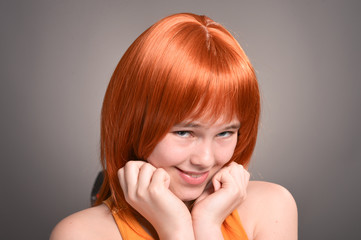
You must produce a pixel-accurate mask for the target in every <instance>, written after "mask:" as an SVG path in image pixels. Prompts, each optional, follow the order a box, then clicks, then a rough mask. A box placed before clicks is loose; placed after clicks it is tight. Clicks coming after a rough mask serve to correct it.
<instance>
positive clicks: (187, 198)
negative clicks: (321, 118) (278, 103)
mask: <svg viewBox="0 0 361 240" xmlns="http://www.w3.org/2000/svg"><path fill="white" fill-rule="evenodd" d="M259 114H260V97H259V90H258V84H257V80H256V76H255V73H254V70H253V68H252V66H251V64H250V62H249V60H248V58H247V56H246V55H245V53H244V52H243V50H242V49H241V47H240V46H239V44H238V43H237V41H236V40H235V39H234V38H233V37H232V35H231V34H230V33H229V32H228V31H227V30H226V29H225V28H224V27H222V26H221V25H220V24H218V23H216V22H214V21H212V20H211V19H210V18H208V17H205V16H198V15H195V14H175V15H172V16H169V17H166V18H164V19H162V20H160V21H159V22H157V23H155V24H154V25H153V26H151V27H150V28H149V29H147V30H146V31H145V32H144V33H143V34H141V35H140V36H139V37H138V38H137V39H136V40H135V42H134V43H133V44H132V45H131V46H130V47H129V49H128V50H127V51H126V53H125V54H124V56H123V57H122V59H121V60H120V62H119V64H118V66H117V67H116V69H115V71H114V74H113V76H112V78H111V80H110V83H109V86H108V89H107V92H106V94H105V98H104V103H103V108H102V119H101V161H102V165H103V168H104V171H105V179H104V182H103V185H102V188H101V190H100V193H99V198H98V200H97V203H96V204H95V205H96V206H95V207H92V208H89V209H86V210H83V211H80V212H78V213H75V214H73V215H71V216H69V217H67V218H65V219H64V220H62V221H61V222H60V223H59V224H58V225H57V226H56V227H55V229H54V230H53V233H52V235H51V239H52V240H57V239H87V240H89V239H186V240H188V239H190V240H191V239H242V240H243V239H257V240H259V239H278V240H279V239H287V240H292V239H297V209H296V204H295V202H294V199H293V197H292V196H291V194H290V193H289V192H288V191H287V190H286V189H284V188H283V187H281V186H279V185H276V184H272V183H266V182H256V181H250V182H249V173H248V172H247V165H248V163H249V161H250V158H251V155H252V152H253V149H254V146H255V143H256V137H257V129H258V120H259Z"/></svg>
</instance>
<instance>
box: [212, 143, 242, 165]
mask: <svg viewBox="0 0 361 240" xmlns="http://www.w3.org/2000/svg"><path fill="white" fill-rule="evenodd" d="M236 144H237V139H235V140H233V141H232V143H228V144H225V145H224V146H221V147H219V148H218V151H217V156H218V157H217V159H219V160H218V162H219V163H220V164H226V163H227V162H228V161H229V160H230V159H231V158H232V156H233V153H234V149H235V148H236Z"/></svg>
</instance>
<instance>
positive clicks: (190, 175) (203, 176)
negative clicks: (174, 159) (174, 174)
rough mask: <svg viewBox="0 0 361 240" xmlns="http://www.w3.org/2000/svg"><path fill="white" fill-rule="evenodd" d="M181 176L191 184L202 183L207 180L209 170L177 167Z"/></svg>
mask: <svg viewBox="0 0 361 240" xmlns="http://www.w3.org/2000/svg"><path fill="white" fill-rule="evenodd" d="M176 169H177V170H178V173H179V175H180V177H181V178H182V179H183V181H184V182H186V183H188V184H190V185H200V184H202V183H204V182H205V181H206V180H207V177H208V174H209V171H207V172H189V171H183V170H182V169H179V168H176Z"/></svg>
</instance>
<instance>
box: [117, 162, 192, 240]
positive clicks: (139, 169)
mask: <svg viewBox="0 0 361 240" xmlns="http://www.w3.org/2000/svg"><path fill="white" fill-rule="evenodd" d="M118 178H119V181H120V185H121V187H122V189H123V193H124V196H125V200H126V201H127V202H128V203H129V204H130V205H131V206H132V207H133V208H134V209H136V210H137V211H138V212H139V213H140V214H141V215H142V216H143V217H145V218H146V219H147V220H148V221H149V222H150V223H151V224H152V226H153V227H154V228H155V230H156V231H157V233H158V235H159V237H160V238H161V239H168V238H173V239H174V236H175V235H177V233H180V234H179V235H182V236H183V237H185V238H184V239H192V238H193V228H192V219H191V215H190V213H189V210H188V208H187V207H186V205H185V204H184V203H183V202H182V201H181V200H180V199H179V198H177V197H176V196H175V195H174V194H173V193H172V192H171V191H170V190H169V183H170V177H169V175H168V173H167V172H166V171H165V170H164V169H162V168H155V167H154V166H152V165H151V164H149V163H146V162H143V161H129V162H127V164H126V165H125V166H124V167H123V168H121V169H120V170H119V171H118ZM184 234H186V236H184ZM188 234H190V236H191V237H189V236H188Z"/></svg>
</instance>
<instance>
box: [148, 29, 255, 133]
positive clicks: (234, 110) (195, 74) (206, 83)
mask: <svg viewBox="0 0 361 240" xmlns="http://www.w3.org/2000/svg"><path fill="white" fill-rule="evenodd" d="M175 29H176V28H175ZM185 32H186V33H187V34H185ZM209 32H210V33H211V35H212V36H215V37H210V33H208V32H207V31H205V30H204V28H201V27H200V26H199V25H198V24H194V26H188V27H187V28H183V29H182V31H178V32H177V34H175V36H174V37H173V39H172V40H171V42H170V43H169V44H168V46H167V48H166V49H165V50H164V51H163V53H162V54H161V56H162V57H161V58H160V59H158V61H157V62H156V63H154V62H153V63H152V64H155V65H156V66H157V65H158V66H162V69H161V71H157V68H155V69H154V67H153V69H154V71H153V72H152V77H151V79H152V80H151V82H152V84H153V86H149V87H150V88H152V89H154V92H152V93H151V94H152V96H151V97H149V100H150V101H149V103H148V104H149V105H148V108H149V112H148V114H149V113H151V115H153V114H152V113H154V115H153V116H151V117H152V118H153V119H154V120H156V119H158V120H157V121H156V122H153V124H155V125H158V124H164V123H166V122H168V123H172V124H176V123H179V122H181V121H183V120H185V119H187V120H195V119H207V120H208V121H216V120H217V119H219V118H220V117H222V118H224V121H226V122H229V121H231V120H232V119H233V118H235V117H237V118H238V120H239V121H241V120H242V116H244V115H245V114H246V112H247V109H245V107H246V108H248V107H249V103H248V102H249V100H250V99H249V95H253V93H250V92H249V89H252V87H251V86H249V85H250V84H255V82H256V81H255V74H254V72H253V69H252V67H251V66H250V64H249V61H248V59H247V57H246V55H245V54H243V56H242V53H243V51H242V49H241V48H240V47H239V45H238V43H237V42H236V41H235V40H234V39H233V37H231V36H229V38H224V33H223V32H222V35H223V38H222V39H220V38H217V37H216V36H217V34H218V35H219V34H220V33H219V31H218V30H217V29H212V28H211V29H210V30H209ZM187 39H192V41H187ZM158 53H159V52H158ZM240 53H241V54H240ZM153 66H154V65H153ZM159 89H162V91H161V92H159ZM257 91H258V90H257ZM246 95H247V96H246ZM148 114H147V115H148ZM168 127H171V126H168Z"/></svg>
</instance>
